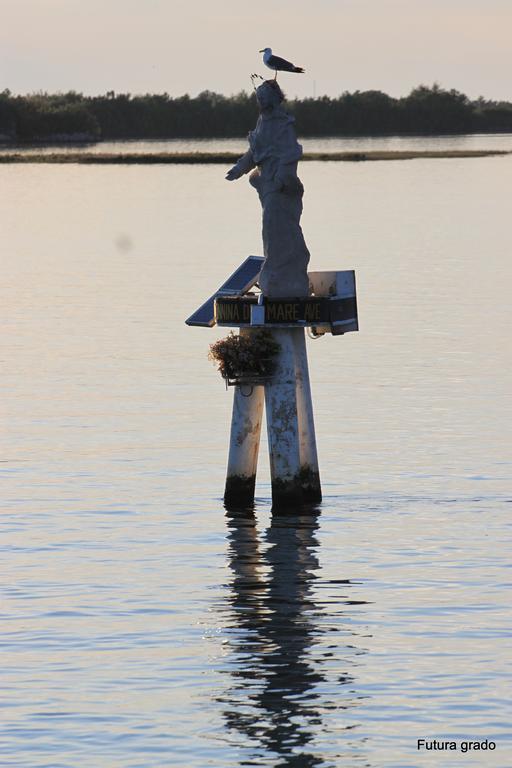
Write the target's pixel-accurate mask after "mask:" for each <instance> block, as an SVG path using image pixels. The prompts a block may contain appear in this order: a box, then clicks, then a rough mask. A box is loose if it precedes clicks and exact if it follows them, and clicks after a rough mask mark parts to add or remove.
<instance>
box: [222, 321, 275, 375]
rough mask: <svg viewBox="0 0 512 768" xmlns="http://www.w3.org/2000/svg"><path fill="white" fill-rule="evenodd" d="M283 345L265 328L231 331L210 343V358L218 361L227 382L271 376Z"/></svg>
mask: <svg viewBox="0 0 512 768" xmlns="http://www.w3.org/2000/svg"><path fill="white" fill-rule="evenodd" d="M279 349H280V345H279V344H278V343H277V341H275V339H274V337H273V336H272V334H271V333H269V332H268V331H265V330H261V331H256V332H255V333H251V334H247V335H246V334H243V335H241V334H238V333H233V331H230V333H229V334H228V335H227V336H226V337H225V338H223V339H219V340H218V341H216V342H214V343H213V344H210V352H209V353H208V358H209V359H210V360H213V362H214V363H216V365H217V367H218V369H219V371H220V374H221V376H222V377H223V378H224V379H226V381H232V380H234V381H236V380H240V379H258V378H265V377H268V376H271V375H272V373H273V372H274V369H275V365H276V360H275V357H276V354H277V352H278V351H279Z"/></svg>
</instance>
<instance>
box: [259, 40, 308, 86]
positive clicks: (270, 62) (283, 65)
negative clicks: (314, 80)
mask: <svg viewBox="0 0 512 768" xmlns="http://www.w3.org/2000/svg"><path fill="white" fill-rule="evenodd" d="M260 53H262V54H263V63H264V64H265V65H266V66H267V67H268V68H269V69H273V70H274V71H275V73H276V74H275V75H274V80H277V73H278V72H304V70H303V69H302V67H296V66H295V64H292V63H291V62H289V61H286V59H281V57H280V56H273V55H272V48H262V49H261V51H260Z"/></svg>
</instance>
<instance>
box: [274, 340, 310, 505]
mask: <svg viewBox="0 0 512 768" xmlns="http://www.w3.org/2000/svg"><path fill="white" fill-rule="evenodd" d="M297 330H298V331H299V332H300V333H303V330H302V329H295V328H293V329H289V328H286V329H276V330H272V335H273V336H274V338H275V339H276V341H277V342H278V343H279V345H280V347H281V349H280V352H279V354H278V357H277V366H276V370H275V373H274V375H273V377H272V379H271V381H269V382H268V383H267V384H266V385H265V410H266V414H267V434H268V447H269V453H270V473H271V478H272V499H273V502H274V504H275V505H283V506H284V505H288V504H293V503H300V502H301V501H302V488H301V483H300V469H301V462H300V437H299V420H298V413H297V387H296V379H295V344H294V334H296V333H297Z"/></svg>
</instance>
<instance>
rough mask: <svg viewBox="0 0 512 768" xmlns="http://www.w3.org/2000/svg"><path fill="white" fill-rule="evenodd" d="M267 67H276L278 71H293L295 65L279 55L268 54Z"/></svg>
mask: <svg viewBox="0 0 512 768" xmlns="http://www.w3.org/2000/svg"><path fill="white" fill-rule="evenodd" d="M267 67H270V68H271V69H277V70H279V71H280V72H294V71H295V69H296V67H295V65H294V64H292V63H291V62H289V61H286V59H282V58H281V57H280V56H270V58H269V60H268V61H267Z"/></svg>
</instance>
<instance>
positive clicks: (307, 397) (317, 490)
mask: <svg viewBox="0 0 512 768" xmlns="http://www.w3.org/2000/svg"><path fill="white" fill-rule="evenodd" d="M289 332H290V333H291V334H292V335H293V345H294V355H295V380H296V387H297V415H298V422H299V455H300V480H301V486H302V493H303V496H304V501H306V502H309V503H315V502H319V501H322V488H321V485H320V472H319V469H318V453H317V447H316V437H315V420H314V417H313V399H312V397H311V385H310V381H309V368H308V355H307V350H306V339H305V334H304V330H303V329H302V328H297V329H295V328H294V329H291V330H290V331H289Z"/></svg>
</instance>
